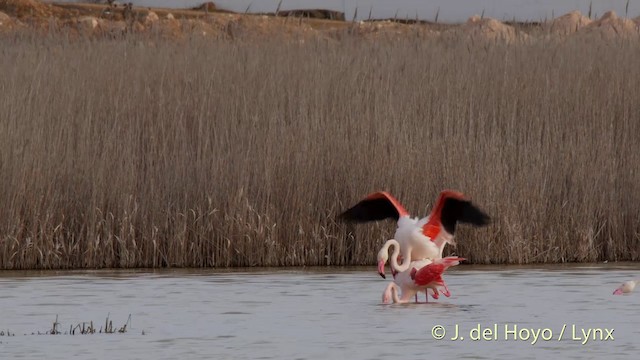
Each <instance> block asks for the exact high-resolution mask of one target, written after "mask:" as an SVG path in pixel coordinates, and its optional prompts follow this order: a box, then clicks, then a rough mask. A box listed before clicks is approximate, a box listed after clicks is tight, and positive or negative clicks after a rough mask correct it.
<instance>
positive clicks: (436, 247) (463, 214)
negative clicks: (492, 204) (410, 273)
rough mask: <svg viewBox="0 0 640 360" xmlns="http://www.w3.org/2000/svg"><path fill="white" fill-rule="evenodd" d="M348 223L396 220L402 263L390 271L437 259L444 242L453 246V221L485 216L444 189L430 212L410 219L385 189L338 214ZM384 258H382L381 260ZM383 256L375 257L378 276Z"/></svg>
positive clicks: (479, 220)
mask: <svg viewBox="0 0 640 360" xmlns="http://www.w3.org/2000/svg"><path fill="white" fill-rule="evenodd" d="M340 218H341V219H342V220H344V221H349V222H360V223H363V222H369V221H378V220H384V219H388V218H393V219H394V220H396V222H397V229H396V232H395V235H394V238H395V239H396V240H397V242H398V243H399V245H400V253H401V256H402V259H404V260H403V262H402V264H396V265H398V267H396V268H394V266H393V265H392V271H396V272H403V271H406V270H407V269H408V268H409V266H410V264H411V261H418V260H422V259H432V260H433V259H441V258H442V251H443V250H444V246H445V244H447V243H449V244H452V245H455V242H454V239H453V235H454V233H455V230H456V224H457V223H458V222H460V223H467V224H471V225H475V226H484V225H487V224H488V223H489V220H490V218H489V216H488V215H487V214H485V213H484V212H483V211H482V210H480V209H479V208H478V207H476V206H475V205H474V204H473V203H471V201H470V200H468V199H466V198H465V196H464V195H463V194H462V193H460V192H457V191H453V190H444V191H442V192H441V193H440V195H439V197H438V199H437V201H436V204H435V206H434V207H433V209H432V211H431V214H429V216H427V217H424V218H422V219H419V218H411V216H410V215H409V213H408V212H407V210H406V209H405V208H404V207H403V206H402V205H401V204H400V202H399V201H398V200H397V199H396V198H394V197H393V196H392V195H391V194H389V193H388V192H386V191H379V192H374V193H372V194H369V195H368V196H367V197H365V198H364V199H363V200H361V201H360V202H359V203H357V204H356V205H354V206H353V207H351V208H350V209H348V210H346V211H345V212H343V213H342V214H340ZM383 260H384V261H383ZM385 264H386V258H379V259H378V273H379V274H380V276H382V278H386V277H385V274H384V265H385Z"/></svg>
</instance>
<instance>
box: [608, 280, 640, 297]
mask: <svg viewBox="0 0 640 360" xmlns="http://www.w3.org/2000/svg"><path fill="white" fill-rule="evenodd" d="M639 282H640V280H629V281H625V282H623V283H622V285H620V286H619V287H618V288H617V289H616V290H615V291H614V292H613V295H622V294H628V293H630V292H632V291H633V289H635V288H636V285H638V283H639Z"/></svg>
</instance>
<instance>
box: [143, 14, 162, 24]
mask: <svg viewBox="0 0 640 360" xmlns="http://www.w3.org/2000/svg"><path fill="white" fill-rule="evenodd" d="M158 20H160V18H159V17H158V14H156V13H155V12H153V11H149V13H148V14H147V16H145V17H144V25H145V26H150V25H151V24H153V23H155V22H156V21H158Z"/></svg>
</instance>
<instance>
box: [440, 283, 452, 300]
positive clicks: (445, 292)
mask: <svg viewBox="0 0 640 360" xmlns="http://www.w3.org/2000/svg"><path fill="white" fill-rule="evenodd" d="M442 286H444V291H442V290H440V292H441V293H442V295H444V296H446V297H449V296H451V292H450V291H449V288H448V287H447V284H446V283H445V282H444V281H443V282H442Z"/></svg>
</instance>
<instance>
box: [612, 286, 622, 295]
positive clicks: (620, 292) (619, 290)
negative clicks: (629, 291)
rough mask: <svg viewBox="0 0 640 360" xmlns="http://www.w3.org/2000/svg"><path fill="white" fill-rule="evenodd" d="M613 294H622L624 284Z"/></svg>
mask: <svg viewBox="0 0 640 360" xmlns="http://www.w3.org/2000/svg"><path fill="white" fill-rule="evenodd" d="M613 295H622V286H621V287H619V288H617V289H616V291H614V292H613Z"/></svg>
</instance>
